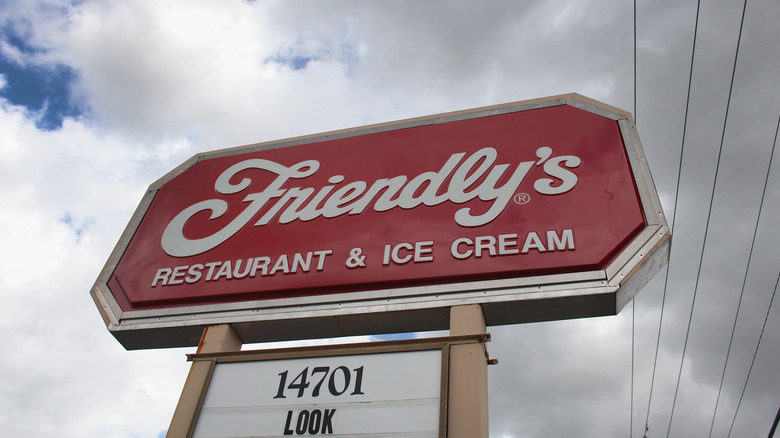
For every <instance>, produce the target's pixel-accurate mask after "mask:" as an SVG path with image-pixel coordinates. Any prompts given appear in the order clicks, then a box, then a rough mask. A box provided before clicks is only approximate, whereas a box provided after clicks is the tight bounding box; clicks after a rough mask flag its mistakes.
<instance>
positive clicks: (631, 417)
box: [628, 0, 636, 438]
mask: <svg viewBox="0 0 780 438" xmlns="http://www.w3.org/2000/svg"><path fill="white" fill-rule="evenodd" d="M634 125H635V126H636V0H634ZM635 327H636V297H634V298H632V299H631V391H630V396H629V399H630V400H631V402H630V403H629V421H628V436H629V438H634V360H635V357H636V355H635V353H634V351H635V344H636V329H635Z"/></svg>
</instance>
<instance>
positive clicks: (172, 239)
mask: <svg viewBox="0 0 780 438" xmlns="http://www.w3.org/2000/svg"><path fill="white" fill-rule="evenodd" d="M464 158H465V159H464ZM497 161H498V152H497V151H496V150H495V149H494V148H492V147H486V148H483V149H480V150H478V151H477V152H474V153H473V154H471V155H470V156H468V157H466V154H465V153H456V154H452V155H451V156H450V157H449V159H448V160H447V161H446V162H445V163H444V165H443V166H442V167H441V169H439V170H438V171H430V172H424V173H421V174H419V175H417V176H415V177H413V178H408V177H406V176H404V175H398V176H392V177H386V178H380V179H377V180H375V181H373V182H372V183H370V184H369V183H368V182H366V181H352V182H349V183H346V184H344V180H345V178H344V176H342V175H333V176H331V177H330V178H329V179H328V182H329V183H330V185H326V186H324V187H321V188H319V189H317V188H314V187H287V188H285V187H284V186H285V184H292V181H293V180H305V179H306V178H307V177H310V176H312V175H314V174H315V173H316V172H317V171H318V170H319V169H320V162H319V161H316V160H306V161H301V162H299V163H297V164H294V165H292V166H284V165H281V164H279V163H276V162H273V161H270V160H265V159H257V158H256V159H248V160H244V161H241V162H239V163H237V164H235V165H233V166H231V167H229V168H228V169H226V170H225V171H224V172H223V173H222V174H221V175H219V177H218V178H217V180H216V182H215V183H214V189H215V190H216V191H217V192H218V193H220V194H224V195H230V194H236V193H240V192H242V191H244V190H246V189H247V188H248V187H249V186H250V184H251V183H252V180H251V172H253V171H255V172H256V171H262V172H269V173H271V174H272V175H276V177H275V179H273V181H272V182H271V183H270V184H268V186H267V187H266V188H265V189H264V190H262V191H260V192H256V193H249V194H247V195H246V197H245V198H244V199H243V201H242V202H243V203H248V204H249V205H247V206H246V207H245V208H244V209H243V210H242V211H241V212H240V213H239V214H238V215H237V216H236V217H235V218H234V219H233V220H232V221H230V222H229V223H228V224H227V225H225V226H224V227H222V228H221V229H218V230H215V231H214V233H213V234H211V235H209V236H207V237H202V238H197V239H190V238H188V237H186V236H185V231H184V229H185V226H186V224H187V222H188V221H190V220H192V219H193V217H194V216H195V215H196V214H198V213H200V212H203V211H210V212H211V215H210V218H209V220H213V219H217V218H220V217H222V216H223V215H225V213H226V212H227V211H228V203H227V202H226V201H224V200H222V199H208V200H205V201H201V202H198V203H195V204H193V205H190V206H189V207H187V208H185V209H184V210H182V211H181V212H180V213H179V214H178V215H176V217H174V218H173V220H171V221H170V223H169V224H168V226H167V227H166V229H165V232H164V233H163V236H162V247H163V249H164V250H165V252H166V253H167V254H169V255H171V256H174V257H189V256H193V255H197V254H201V253H204V252H207V251H209V250H211V249H213V248H215V247H217V246H218V245H220V244H221V243H223V242H225V241H227V240H228V239H230V238H231V237H232V236H234V235H235V234H236V233H238V232H239V231H240V230H242V229H243V228H244V227H246V226H247V225H248V224H249V223H250V222H252V220H254V219H255V217H256V216H257V215H258V213H259V212H260V211H261V210H262V209H263V208H264V207H266V206H267V205H270V208H267V209H266V211H265V213H264V214H263V215H262V216H261V217H260V218H259V220H257V221H256V222H255V223H254V224H253V225H252V226H253V227H261V226H264V225H267V224H268V223H270V222H271V221H272V220H274V218H276V221H277V222H278V223H280V224H287V223H290V222H293V221H303V222H307V221H311V220H313V219H316V218H318V217H325V218H336V217H339V216H342V215H357V214H361V213H363V212H364V211H365V210H366V209H367V208H369V207H370V206H372V205H373V210H374V211H376V212H384V211H389V210H392V209H395V208H402V209H406V210H409V209H413V208H416V207H418V206H420V205H426V206H429V207H434V206H437V205H440V204H442V203H445V202H452V203H454V204H464V203H467V202H469V201H471V200H473V199H480V200H481V201H485V202H488V203H490V204H489V207H488V209H487V210H486V211H484V212H481V213H477V212H474V211H473V209H472V208H471V207H463V208H461V209H459V210H457V211H456V213H455V215H454V218H453V219H454V221H455V222H456V223H457V224H458V225H461V226H463V227H479V226H482V225H485V224H487V223H489V222H491V221H492V220H494V219H495V218H496V217H497V216H498V215H499V214H501V212H502V211H503V210H504V209H505V208H506V206H507V204H508V203H509V201H510V200H512V199H513V198H514V197H515V196H516V194H517V191H518V189H519V188H520V186H521V184H522V183H523V181H524V180H525V179H526V177H527V176H528V175H529V173H531V170H532V169H533V168H534V167H540V168H541V169H542V171H543V172H544V177H540V178H537V179H536V180H535V181H534V183H533V188H534V190H535V191H536V192H538V193H540V194H542V195H558V194H563V193H566V192H568V191H570V190H572V189H573V188H574V186H575V185H576V184H577V181H578V178H577V175H576V174H575V173H574V172H572V171H571V170H569V169H575V168H577V167H579V166H580V164H581V162H582V160H581V159H580V158H579V157H576V156H574V155H564V156H558V157H555V156H553V150H552V148H550V147H540V148H538V149H537V150H536V159H534V160H532V161H523V162H521V163H518V164H506V163H505V164H496V162H497ZM239 173H241V174H242V175H246V176H245V177H243V178H242V179H241V180H240V181H239V182H237V183H233V182H231V180H233V179H234V177H236V176H237V175H238V174H239ZM272 200H275V201H273V204H272V205H271V204H270V203H271V202H272ZM258 243H259V244H260V245H262V242H258Z"/></svg>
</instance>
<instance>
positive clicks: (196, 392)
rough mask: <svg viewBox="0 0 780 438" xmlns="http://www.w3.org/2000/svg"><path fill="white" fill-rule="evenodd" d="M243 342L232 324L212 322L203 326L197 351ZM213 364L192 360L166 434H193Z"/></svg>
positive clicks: (179, 437)
mask: <svg viewBox="0 0 780 438" xmlns="http://www.w3.org/2000/svg"><path fill="white" fill-rule="evenodd" d="M241 345H242V342H241V339H240V338H239V337H238V335H237V334H236V332H235V331H233V328H232V327H231V326H230V325H228V324H220V325H211V326H207V327H206V328H205V329H204V330H203V336H201V338H200V343H199V344H198V353H221V352H225V351H239V350H241ZM213 366H214V362H212V361H202V362H193V363H192V366H191V367H190V373H189V374H188V375H187V380H186V381H185V383H184V389H182V391H181V398H179V404H178V405H176V410H175V411H174V413H173V419H172V420H171V425H170V427H169V428H168V434H167V435H166V437H167V438H186V437H189V436H190V435H191V434H192V428H193V427H194V426H195V422H194V421H193V419H194V418H195V416H196V415H197V414H198V411H199V410H200V405H201V403H202V402H203V397H204V396H205V395H206V388H207V387H208V383H209V382H208V380H209V378H210V376H211V369H212V367H213Z"/></svg>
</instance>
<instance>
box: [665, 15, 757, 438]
mask: <svg viewBox="0 0 780 438" xmlns="http://www.w3.org/2000/svg"><path fill="white" fill-rule="evenodd" d="M746 9H747V0H745V1H744V3H743V6H742V19H741V21H740V24H739V34H738V36H737V49H736V52H735V54H734V64H733V66H732V70H731V83H730V84H729V96H728V99H727V100H726V114H725V116H724V118H723V130H722V132H721V137H720V147H719V148H718V159H717V162H716V164H715V178H714V180H713V182H712V192H711V194H710V205H709V211H708V212H707V223H706V225H705V226H704V241H703V242H702V245H701V254H700V256H699V268H698V271H697V273H696V283H695V285H694V288H693V299H692V300H691V313H690V315H689V316H688V328H687V330H686V332H685V343H684V344H683V353H682V358H681V359H680V370H679V372H678V374H677V384H676V386H675V389H674V399H673V400H672V413H671V415H670V416H669V427H668V429H667V431H666V436H667V438H668V437H669V434H670V433H671V430H672V422H673V420H674V408H675V406H676V404H677V394H678V393H679V390H680V380H681V378H682V370H683V365H684V364H685V353H686V352H687V350H688V339H689V337H690V334H691V322H692V321H693V311H694V309H695V308H696V295H697V292H698V291H699V280H700V279H701V269H702V265H703V262H704V251H705V248H706V247H707V235H708V234H709V229H710V220H711V218H712V206H713V204H714V200H715V189H716V187H717V184H718V175H719V174H720V160H721V157H722V155H723V142H724V139H725V137H726V126H727V125H728V118H729V109H730V107H731V96H732V93H733V90H734V76H735V73H736V70H737V60H738V59H739V46H740V43H741V41H742V29H743V26H744V23H745V10H746Z"/></svg>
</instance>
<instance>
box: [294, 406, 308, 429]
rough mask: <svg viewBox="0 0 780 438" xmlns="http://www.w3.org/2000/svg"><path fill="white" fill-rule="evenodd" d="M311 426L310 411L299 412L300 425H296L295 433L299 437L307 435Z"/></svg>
mask: <svg viewBox="0 0 780 438" xmlns="http://www.w3.org/2000/svg"><path fill="white" fill-rule="evenodd" d="M308 426H309V411H307V410H305V409H304V410H303V411H301V412H298V423H296V424H295V433H297V434H298V435H304V434H306V429H307V428H308Z"/></svg>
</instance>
